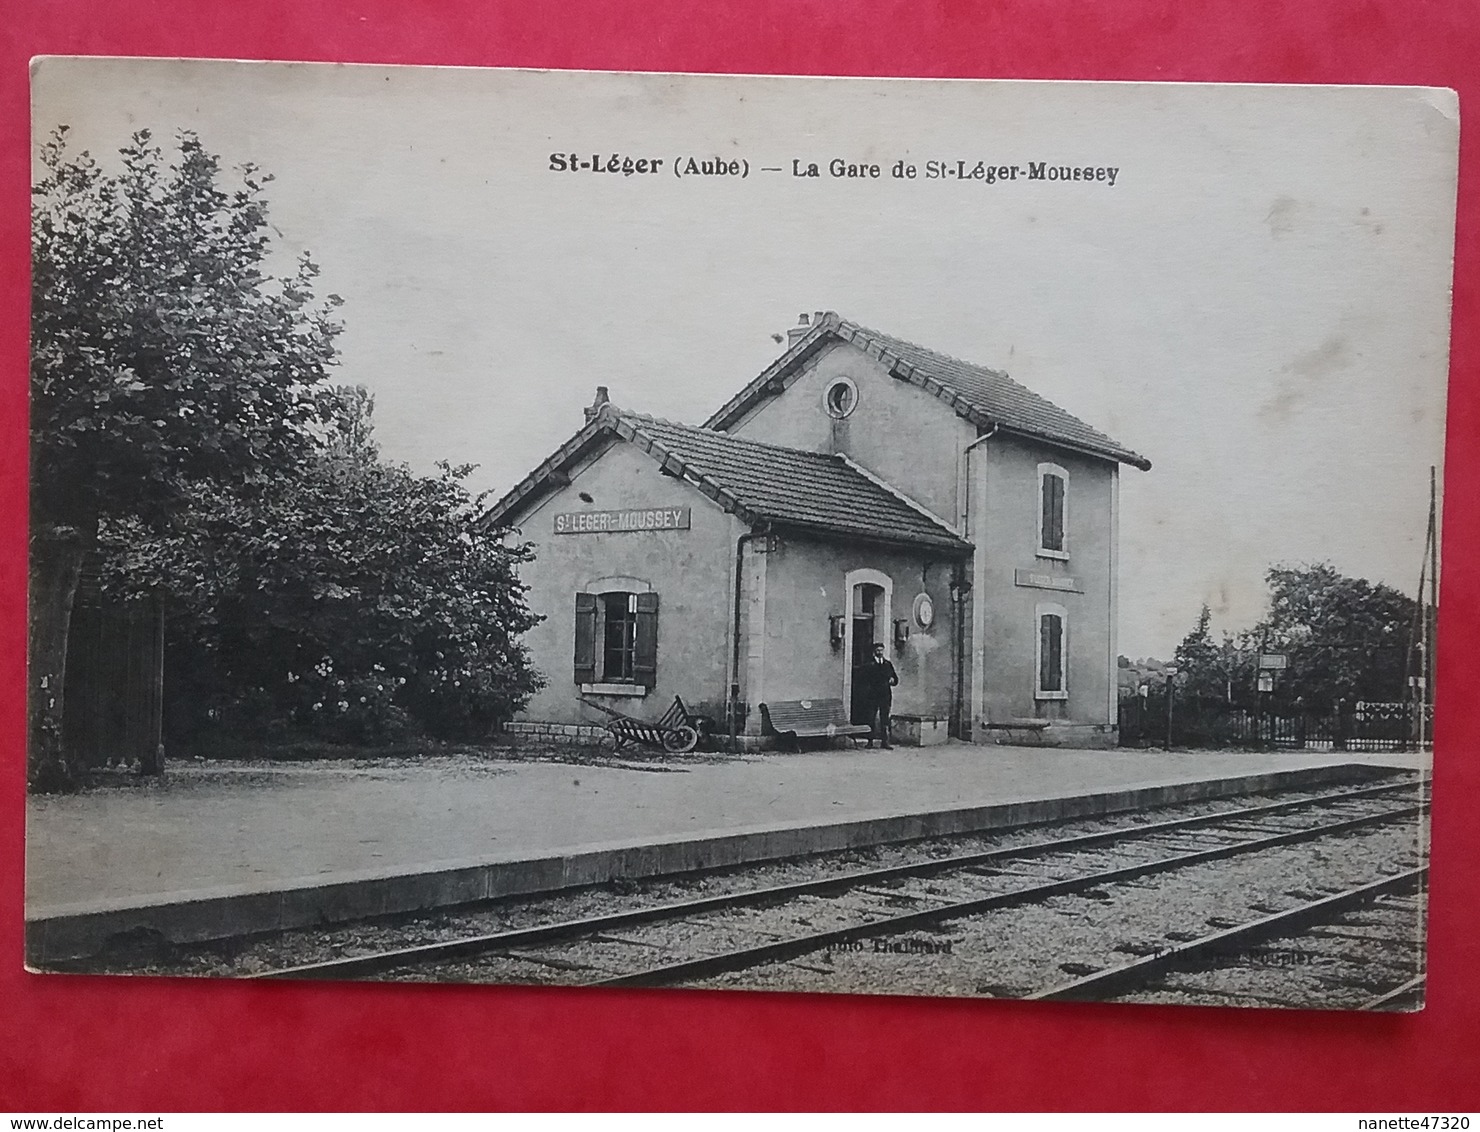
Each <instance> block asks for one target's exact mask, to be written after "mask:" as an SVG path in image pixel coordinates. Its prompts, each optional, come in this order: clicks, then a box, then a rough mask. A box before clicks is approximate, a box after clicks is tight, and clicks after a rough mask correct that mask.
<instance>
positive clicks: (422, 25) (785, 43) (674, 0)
mask: <svg viewBox="0 0 1480 1132" xmlns="http://www.w3.org/2000/svg"><path fill="white" fill-rule="evenodd" d="M696 15H697V12H696V11H695V9H694V8H693V6H692V5H690V4H687V3H681V2H679V0H567V2H566V3H562V4H548V3H546V4H541V3H538V2H536V0H514V2H497V0H437V2H426V3H419V4H408V3H405V2H404V0H401V2H397V0H356V2H355V3H353V4H350V3H347V2H344V0H253V2H252V3H244V4H209V3H189V2H184V0H181V2H176V3H162V2H149V0H111V2H108V3H104V2H102V0H45V2H42V0H13V3H12V4H11V5H9V6H7V9H6V11H5V14H4V16H3V17H0V507H3V508H4V511H5V514H6V516H7V518H8V520H9V521H8V522H7V523H6V524H5V528H4V535H3V537H0V632H3V634H4V636H3V645H0V689H3V696H0V748H3V750H4V751H5V752H6V757H5V759H4V760H3V766H0V789H3V792H4V799H5V805H4V813H5V815H6V819H7V820H5V821H4V822H3V823H0V862H3V869H0V1109H7V1108H8V1109H20V1110H41V1111H51V1112H55V1111H66V1110H95V1109H103V1110H136V1111H149V1110H202V1109H203V1110H215V1109H246V1110H252V1109H350V1110H353V1109H391V1110H395V1109H413V1110H414V1109H422V1108H426V1109H501V1108H551V1107H555V1108H658V1107H661V1108H694V1107H697V1108H860V1109H862V1108H986V1109H1044V1108H1047V1109H1139V1108H1150V1109H1162V1108H1169V1109H1183V1108H1191V1109H1202V1108H1207V1109H1246V1108H1247V1109H1340V1110H1346V1109H1354V1110H1385V1111H1403V1110H1407V1111H1414V1110H1427V1111H1456V1110H1462V1109H1471V1110H1473V1109H1477V1108H1480V1073H1477V1072H1476V1070H1475V1066H1476V1065H1477V1064H1480V974H1477V967H1480V945H1477V941H1476V926H1477V914H1476V909H1477V908H1480V866H1477V864H1476V862H1477V861H1480V821H1476V820H1474V818H1473V816H1472V814H1471V809H1472V807H1474V806H1475V805H1476V803H1477V802H1480V735H1477V731H1480V712H1475V711H1471V710H1467V709H1466V707H1465V705H1467V704H1469V703H1471V702H1473V701H1475V700H1476V699H1477V696H1480V679H1477V677H1476V675H1475V671H1474V669H1473V668H1472V667H1471V666H1470V665H1469V664H1468V660H1469V648H1468V642H1469V641H1470V640H1472V639H1474V638H1475V636H1476V634H1477V633H1480V608H1477V602H1476V594H1477V590H1476V571H1477V569H1480V566H1477V564H1480V553H1477V552H1480V512H1477V510H1476V508H1475V507H1474V506H1473V504H1472V502H1471V501H1472V500H1474V499H1476V498H1477V497H1480V453H1477V451H1476V449H1475V446H1474V444H1473V439H1474V437H1475V432H1476V412H1477V407H1480V382H1477V381H1476V380H1475V379H1474V377H1473V376H1472V374H1473V370H1474V367H1475V365H1476V363H1477V361H1480V311H1477V304H1476V297H1477V288H1476V272H1477V267H1480V240H1477V233H1480V224H1477V222H1476V221H1477V216H1480V213H1477V208H1476V205H1477V187H1476V186H1477V184H1480V164H1477V163H1480V151H1477V148H1476V145H1475V142H1474V137H1473V133H1474V131H1473V130H1472V129H1464V130H1463V135H1462V149H1461V173H1460V200H1459V216H1460V220H1459V231H1458V244H1457V264H1456V286H1455V308H1454V339H1453V370H1452V372H1453V387H1452V389H1451V393H1450V401H1449V456H1448V470H1447V498H1448V503H1447V506H1446V510H1445V545H1444V557H1445V573H1444V580H1443V594H1442V598H1441V604H1443V606H1444V620H1443V634H1442V637H1441V641H1440V669H1441V677H1440V683H1439V698H1440V702H1441V705H1442V706H1441V709H1440V713H1441V719H1440V723H1439V735H1438V738H1439V745H1440V751H1439V758H1438V766H1437V772H1436V782H1435V796H1436V798H1437V799H1438V808H1437V809H1436V811H1435V814H1434V826H1433V839H1434V857H1433V877H1432V886H1433V901H1432V907H1433V911H1432V919H1431V930H1432V937H1431V948H1430V962H1431V970H1430V981H1429V996H1430V999H1429V1000H1430V1006H1429V1008H1428V1009H1427V1010H1425V1011H1424V1012H1423V1013H1422V1014H1419V1015H1416V1016H1405V1017H1394V1016H1381V1017H1370V1018H1366V1017H1357V1016H1352V1015H1340V1014H1328V1015H1322V1014H1316V1013H1303V1012H1296V1013H1273V1012H1260V1011H1215V1010H1198V1009H1172V1008H1167V1009H1162V1008H1150V1007H1097V1006H1061V1005H1050V1004H1042V1005H1039V1004H1021V1003H984V1002H966V1001H949V1000H939V1001H932V1000H915V999H865V998H844V997H824V996H805V997H804V996H795V997H792V996H783V995H758V994H745V995H740V994H732V995H724V994H710V993H696V992H638V991H601V992H596V991H573V990H563V991H555V990H532V989H514V988H494V987H489V988H458V987H391V986H352V985H345V986H333V985H280V986H265V985H247V984H236V985H233V984H230V983H224V982H220V983H205V982H198V983H197V982H186V981H176V982H171V981H167V980H127V979H98V978H81V977H78V978H61V977H46V978H42V977H35V976H29V975H26V974H25V973H24V972H23V971H22V970H21V954H22V944H21V906H22V841H23V826H22V822H21V812H22V798H23V794H24V759H23V756H22V751H23V749H24V728H25V719H24V711H23V706H24V705H23V700H22V694H21V690H22V688H23V687H24V678H23V657H24V654H25V632H24V612H25V534H24V532H25V509H26V502H25V500H26V495H25V478H26V447H25V428H24V423H23V422H24V421H25V417H26V303H27V278H28V277H27V270H26V266H25V265H26V261H27V247H28V238H27V225H28V212H27V191H28V181H29V149H28V105H27V77H26V66H27V61H28V59H29V58H30V57H31V56H33V55H37V54H108V55H155V56H173V55H192V56H215V57H224V58H262V59H306V60H342V61H348V62H376V63H408V64H458V65H480V66H525V67H579V68H594V69H633V70H673V71H734V72H742V73H743V72H764V73H782V74H856V75H919V76H941V77H1001V78H1059V79H1121V80H1178V81H1240V82H1304V83H1401V84H1422V85H1431V86H1450V87H1454V88H1455V89H1457V90H1458V91H1459V93H1460V106H1461V117H1462V120H1463V119H1465V118H1468V117H1469V115H1470V114H1471V113H1473V112H1474V111H1473V105H1477V104H1480V103H1474V104H1472V102H1471V98H1472V97H1474V96H1480V65H1477V61H1480V14H1477V9H1476V8H1475V7H1474V6H1473V5H1471V4H1468V3H1464V2H1462V0H1299V2H1295V0H1116V2H1114V3H1110V2H1108V0H1101V2H1100V3H1093V2H1089V3H1077V4H1068V3H1063V2H1062V0H997V2H995V3H990V4H988V3H981V4H973V3H968V2H966V0H935V2H929V0H924V2H921V0H916V2H911V3H904V2H894V3H886V2H882V0H881V2H868V0H830V2H825V3H824V2H819V0H786V2H781V0H771V2H769V3H764V2H754V3H748V4H745V3H738V2H734V0H711V2H710V3H708V4H706V5H704V6H703V17H702V18H695V16H696Z"/></svg>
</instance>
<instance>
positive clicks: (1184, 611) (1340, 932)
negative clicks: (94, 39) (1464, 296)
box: [26, 58, 1458, 1010]
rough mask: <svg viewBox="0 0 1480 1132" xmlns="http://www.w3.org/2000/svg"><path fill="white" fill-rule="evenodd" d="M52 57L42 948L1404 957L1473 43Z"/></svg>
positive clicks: (1432, 626)
mask: <svg viewBox="0 0 1480 1132" xmlns="http://www.w3.org/2000/svg"><path fill="white" fill-rule="evenodd" d="M32 86H33V125H34V129H33V138H34V161H33V181H34V195H33V264H34V286H33V323H32V325H33V349H32V362H31V390H32V469H33V479H32V530H31V547H32V557H31V624H30V667H29V702H30V748H29V755H28V759H29V761H28V770H29V782H30V788H31V789H30V794H29V797H28V799H27V805H28V811H27V875H26V891H27V905H26V917H27V920H26V939H27V962H28V966H29V967H30V968H31V969H33V970H37V971H47V972H87V973H118V974H126V973H150V974H171V975H196V976H217V977H250V978H315V979H334V978H361V979H387V980H419V981H446V982H465V983H467V982H472V983H539V984H546V985H552V986H570V985H580V986H587V985H638V986H654V987H659V986H662V987H701V988H711V989H718V988H729V989H761V990H786V991H804V992H830V993H867V994H923V995H959V996H975V997H979V998H1029V999H1081V1000H1083V999H1088V1000H1097V1001H1115V1002H1155V1003H1187V1004H1197V1005H1231V1006H1285V1007H1302V1008H1325V1009H1351V1010H1363V1009H1366V1010H1413V1009H1418V1008H1419V1007H1421V1005H1422V1003H1423V995H1424V970H1425V944H1424V920H1425V914H1426V894H1427V869H1428V856H1429V845H1428V833H1427V831H1428V809H1429V805H1430V801H1431V800H1430V794H1429V782H1430V769H1431V766H1432V761H1433V758H1434V744H1433V735H1434V716H1433V702H1434V697H1433V688H1434V670H1433V668H1434V665H1433V657H1434V642H1435V639H1436V633H1437V627H1438V615H1437V614H1438V574H1439V570H1440V566H1441V561H1440V552H1439V548H1440V542H1441V539H1440V534H1441V531H1440V518H1441V513H1442V486H1443V445H1444V422H1445V390H1446V379H1447V374H1448V342H1449V308H1450V284H1451V276H1452V269H1453V243H1454V223H1455V180H1456V166H1457V144H1458V140H1457V139H1458V107H1457V102H1456V99H1455V96H1454V94H1453V93H1452V92H1450V91H1445V90H1431V89H1419V88H1396V87H1393V88H1388V87H1320V86H1306V87H1295V86H1239V85H1196V84H1119V83H1069V82H1010V81H976V80H911V79H852V78H790V77H760V76H719V75H674V74H625V73H624V74H616V73H587V72H536V71H511V70H478V69H455V68H414V67H382V66H343V65H326V64H287V63H254V62H225V61H201V60H162V59H120V58H43V59H39V60H37V61H36V62H35V63H34V65H33V83H32ZM1441 757H1442V756H1441Z"/></svg>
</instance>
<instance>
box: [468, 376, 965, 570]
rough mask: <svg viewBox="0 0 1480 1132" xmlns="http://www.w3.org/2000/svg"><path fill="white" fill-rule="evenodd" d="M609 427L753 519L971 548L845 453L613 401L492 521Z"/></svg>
mask: <svg viewBox="0 0 1480 1132" xmlns="http://www.w3.org/2000/svg"><path fill="white" fill-rule="evenodd" d="M604 431H610V432H614V433H616V434H617V435H618V436H620V437H621V438H622V439H623V440H626V441H627V442H629V443H631V444H634V445H636V446H637V447H638V448H640V449H642V450H643V451H644V452H646V453H648V454H649V455H650V456H652V458H653V459H654V460H656V461H658V462H659V463H660V464H661V465H663V467H664V469H665V470H667V471H668V472H670V473H671V474H673V475H675V476H677V477H679V478H681V479H684V480H687V481H688V482H690V483H692V484H693V485H694V486H695V487H696V488H697V489H698V490H699V491H701V492H702V493H703V494H705V495H706V496H708V497H709V498H710V499H712V500H714V502H715V503H717V504H718V505H719V506H720V507H722V508H724V509H725V510H726V511H729V512H731V513H733V514H735V515H738V516H739V517H740V518H741V519H742V520H743V521H745V522H747V523H750V524H752V525H755V524H759V523H771V524H774V525H776V526H779V527H787V528H793V529H799V530H807V531H814V532H818V533H823V534H832V535H841V536H845V537H850V538H857V539H866V540H870V541H878V542H888V543H903V544H909V545H925V546H934V547H939V548H941V549H945V550H951V551H958V552H966V551H969V550H970V549H971V545H970V544H969V543H967V542H965V541H964V540H963V539H962V538H961V537H960V536H959V535H958V534H957V533H956V532H955V531H953V530H951V529H950V527H948V526H947V525H946V524H945V523H944V522H943V521H942V520H940V519H939V518H936V517H935V516H932V515H931V514H930V513H929V512H927V511H925V510H924V509H923V508H922V507H920V506H919V505H918V504H914V503H912V502H911V501H909V500H908V499H906V498H905V497H904V496H902V495H900V494H898V493H896V492H894V491H891V490H890V489H889V488H888V487H887V486H885V485H884V484H882V483H881V482H879V481H877V480H875V479H873V478H872V477H870V476H868V475H866V474H865V473H864V472H863V471H861V470H860V469H859V468H858V467H857V466H855V465H853V464H852V463H850V462H849V461H848V460H847V459H846V458H845V457H843V456H834V455H829V454H827V453H823V452H805V451H801V450H799V449H795V448H783V447H781V446H780V445H775V444H762V443H760V442H758V441H754V440H743V439H741V438H740V437H735V436H727V435H725V434H724V433H719V432H714V431H713V430H711V429H704V428H694V427H692V426H690V425H680V424H674V423H672V422H671V421H665V420H659V419H657V418H655V417H646V416H641V415H639V414H636V413H623V412H619V411H618V410H617V409H616V408H615V407H613V406H605V407H603V409H602V411H601V413H600V414H599V415H598V416H597V418H596V419H595V421H593V422H592V423H591V424H589V425H587V426H586V428H584V429H582V430H581V432H579V433H577V434H576V436H575V437H573V438H572V440H571V441H570V442H569V443H567V444H566V445H564V446H562V448H561V449H560V451H559V452H557V453H556V454H555V455H554V456H552V457H551V458H550V459H549V460H547V461H545V463H544V464H542V465H540V467H539V468H538V469H536V470H535V472H534V473H533V474H532V475H531V476H530V477H528V478H527V479H526V480H525V481H523V482H522V483H521V484H520V485H519V486H518V487H516V488H515V489H514V490H513V491H511V492H510V493H509V494H508V495H507V496H505V497H504V498H503V499H502V500H500V501H499V502H498V503H496V504H495V505H494V506H493V508H492V509H491V510H490V511H489V513H488V515H487V516H486V517H485V521H486V522H487V523H488V524H490V525H493V526H497V525H499V524H500V523H504V522H508V521H510V519H511V517H512V516H513V515H514V514H516V513H517V511H518V510H519V509H520V504H521V503H523V502H524V501H525V500H528V499H530V498H531V496H536V497H537V496H538V495H539V494H540V492H539V488H540V486H541V485H542V481H553V480H556V479H558V473H559V469H560V467H561V465H562V464H564V463H566V462H568V461H569V460H571V459H574V458H575V457H576V456H577V455H579V453H580V452H582V451H585V450H587V448H588V443H589V440H591V439H592V438H594V436H595V434H597V433H599V432H604Z"/></svg>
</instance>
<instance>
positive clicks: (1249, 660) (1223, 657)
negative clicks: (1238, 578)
mask: <svg viewBox="0 0 1480 1132" xmlns="http://www.w3.org/2000/svg"><path fill="white" fill-rule="evenodd" d="M1211 624H1212V611H1211V610H1210V609H1209V608H1208V606H1207V605H1206V604H1204V605H1203V607H1202V609H1201V610H1200V611H1199V612H1198V615H1197V623H1196V624H1195V625H1194V626H1193V628H1192V631H1191V632H1189V633H1188V634H1187V636H1185V637H1184V638H1182V643H1181V644H1179V645H1178V646H1177V652H1176V663H1177V669H1178V671H1179V672H1180V673H1182V680H1181V685H1182V687H1183V688H1184V689H1185V692H1184V694H1185V695H1187V696H1188V697H1189V698H1192V699H1194V700H1197V701H1200V702H1202V703H1203V704H1213V703H1220V704H1224V705H1231V704H1241V703H1246V702H1248V700H1249V698H1250V696H1251V695H1252V681H1253V673H1254V670H1255V667H1256V656H1257V651H1258V650H1257V647H1256V645H1255V643H1254V641H1253V640H1252V639H1251V637H1250V635H1249V633H1248V632H1242V633H1238V634H1233V633H1227V632H1225V633H1224V634H1223V638H1222V640H1220V641H1214V640H1213V634H1212V631H1211Z"/></svg>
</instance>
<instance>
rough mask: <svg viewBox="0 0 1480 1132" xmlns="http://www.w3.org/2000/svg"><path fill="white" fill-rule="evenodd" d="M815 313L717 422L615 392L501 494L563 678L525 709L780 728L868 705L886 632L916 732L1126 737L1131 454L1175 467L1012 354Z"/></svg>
mask: <svg viewBox="0 0 1480 1132" xmlns="http://www.w3.org/2000/svg"><path fill="white" fill-rule="evenodd" d="M801 322H802V325H800V326H799V327H797V328H795V329H794V330H792V331H791V332H790V334H789V342H788V348H787V349H786V351H785V353H783V354H782V355H781V357H779V358H778V359H776V361H775V362H773V363H772V364H771V365H770V366H769V367H767V368H766V370H765V371H764V372H762V373H761V374H760V375H758V376H757V377H756V378H755V379H754V380H752V381H751V382H750V383H749V384H747V385H746V386H745V387H744V388H743V389H741V390H740V391H739V392H738V393H737V394H736V395H735V396H734V397H733V398H731V399H730V401H729V402H728V403H726V404H725V405H724V406H723V407H722V408H721V409H720V410H719V411H718V412H716V413H715V414H714V415H713V416H711V417H710V418H709V419H708V420H707V421H705V422H704V423H703V424H702V425H698V426H693V425H684V424H675V423H673V422H670V421H666V420H660V419H657V418H654V417H649V416H644V415H641V414H638V413H633V412H628V411H625V410H623V409H620V408H618V407H617V406H616V405H614V404H612V403H611V402H610V401H609V400H608V397H607V393H606V390H605V389H604V388H603V389H599V390H598V391H597V398H596V402H595V404H593V405H592V406H591V407H590V408H588V409H587V410H586V422H585V424H584V426H583V427H582V428H581V429H580V430H579V431H578V432H577V433H576V434H575V435H574V436H572V437H571V438H570V440H569V441H567V442H566V443H565V444H564V445H562V446H561V447H560V449H559V450H558V451H557V452H555V453H554V454H553V455H552V456H550V458H549V459H547V460H546V461H544V463H542V464H541V465H540V466H539V467H538V468H536V469H535V470H534V471H533V472H531V473H530V474H529V476H527V477H526V478H525V479H524V480H523V481H521V482H520V483H519V484H518V485H517V486H515V487H514V489H513V490H512V491H510V492H509V493H508V495H506V496H505V497H504V498H503V499H501V500H500V501H499V502H498V503H497V504H495V505H494V506H493V507H492V508H491V510H490V511H489V513H488V515H487V516H486V517H485V522H486V523H487V524H488V525H489V526H490V527H492V528H497V529H508V530H509V535H510V537H514V538H517V539H519V540H520V541H523V542H527V543H529V544H531V546H532V548H533V551H534V560H533V562H532V563H531V564H529V565H527V566H525V567H524V569H523V581H524V582H525V583H526V585H527V586H528V589H529V592H528V599H529V603H530V606H531V608H532V609H534V610H535V611H536V612H539V613H542V614H544V615H545V620H544V621H542V622H541V623H540V624H539V625H538V626H536V627H535V628H534V629H532V630H530V632H529V633H528V634H527V636H526V638H525V640H526V643H527V645H528V647H529V649H530V652H531V655H532V658H533V660H534V663H535V665H536V666H537V667H538V668H539V669H540V670H541V671H542V672H543V673H544V675H545V677H546V680H547V684H546V686H545V687H544V688H543V690H541V691H540V692H539V693H537V694H536V695H535V696H534V697H533V698H532V699H531V701H530V703H529V705H528V707H527V708H526V710H525V711H524V712H523V713H522V714H521V715H520V716H519V717H518V719H516V721H515V722H514V723H513V724H512V725H511V728H512V729H513V730H516V731H528V730H540V731H546V730H552V728H550V727H547V726H546V725H552V724H553V725H563V726H562V727H560V728H553V730H571V729H574V728H575V727H578V726H582V725H584V726H597V725H600V724H602V723H603V722H604V721H605V717H604V716H603V715H602V713H601V712H600V711H599V710H597V709H596V708H595V707H593V706H592V705H594V704H600V705H603V706H606V707H609V708H611V709H613V710H616V711H620V712H622V713H623V714H626V715H630V716H634V717H637V718H644V719H657V718H658V717H659V716H661V715H662V714H663V712H664V711H665V710H666V709H667V708H668V707H669V705H670V704H671V703H672V702H673V697H674V696H675V695H677V696H680V697H682V699H683V700H684V702H685V704H686V705H687V706H688V707H689V708H690V710H692V711H695V712H701V713H704V714H707V715H710V716H711V717H712V718H714V719H715V720H716V721H717V723H718V725H719V729H720V730H726V729H733V730H734V732H735V733H736V734H737V735H739V736H743V737H744V738H745V739H746V741H747V742H749V743H752V744H755V745H762V744H763V743H764V741H765V735H764V728H763V720H762V713H761V712H760V711H759V710H758V709H759V707H760V705H762V704H778V703H784V702H790V703H796V702H797V701H805V702H808V703H812V702H823V703H827V702H832V703H835V704H836V706H837V709H838V710H839V711H840V712H841V713H842V714H843V715H853V716H854V717H855V718H856V717H857V716H856V711H855V705H854V704H853V673H854V669H855V667H856V666H857V665H858V664H859V663H860V662H861V661H862V660H863V659H864V658H865V657H867V656H868V655H869V654H870V653H871V652H872V649H873V646H874V644H875V643H881V644H883V645H884V648H885V652H886V654H887V655H888V656H889V657H890V658H891V659H892V660H893V662H894V665H895V668H896V670H897V671H898V673H899V686H898V687H897V688H896V689H895V694H894V702H893V710H894V715H895V731H896V739H897V740H898V741H903V742H906V743H908V742H919V743H931V742H936V741H940V740H942V739H944V738H945V736H946V735H947V734H950V735H954V736H957V737H960V738H964V739H969V740H974V741H977V742H981V743H994V742H995V743H1041V744H1045V745H1062V746H1110V745H1113V743H1114V741H1115V728H1116V718H1117V715H1116V713H1117V689H1116V616H1117V611H1116V587H1117V569H1118V566H1117V558H1116V553H1117V552H1116V542H1117V525H1118V506H1119V474H1120V466H1121V465H1122V464H1125V465H1129V466H1131V467H1134V468H1139V469H1142V470H1145V469H1149V468H1150V463H1149V462H1148V461H1147V460H1146V459H1145V458H1144V457H1142V456H1140V455H1138V454H1136V453H1135V452H1132V451H1130V450H1129V449H1127V448H1125V447H1123V446H1121V445H1120V444H1118V443H1116V442H1115V441H1114V440H1112V439H1111V438H1110V437H1108V436H1106V435H1104V434H1103V433H1101V432H1099V431H1097V430H1095V429H1094V428H1092V427H1090V426H1089V425H1087V424H1085V423H1084V422H1083V421H1080V420H1078V419H1077V418H1075V417H1073V416H1071V415H1070V414H1069V413H1067V412H1065V411H1064V410H1062V409H1060V408H1059V407H1058V406H1056V405H1054V404H1052V403H1051V402H1049V401H1047V400H1045V399H1044V398H1042V397H1040V396H1038V395H1037V394H1035V393H1033V392H1031V391H1030V390H1028V389H1026V388H1024V387H1023V386H1022V385H1020V384H1018V383H1017V382H1015V381H1013V380H1012V379H1011V378H1009V377H1008V376H1007V375H1006V374H1004V373H1001V372H998V371H996V370H992V369H987V368H984V367H982V366H977V365H972V364H968V363H966V362H962V361H959V360H957V359H955V358H951V357H947V356H945V355H943V354H939V353H936V352H934V351H932V350H928V349H924V348H922V347H920V346H916V345H913V344H911V343H908V342H904V341H901V340H899V339H897V338H893V337H890V336H888V335H886V334H881V333H878V332H876V331H873V330H869V329H866V328H864V327H861V326H858V325H856V324H854V323H851V322H848V321H846V320H844V319H842V318H840V317H839V316H838V315H836V314H834V313H831V312H819V313H817V314H815V315H813V316H811V317H810V318H809V317H808V316H805V315H804V316H803V317H802V320H801Z"/></svg>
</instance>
